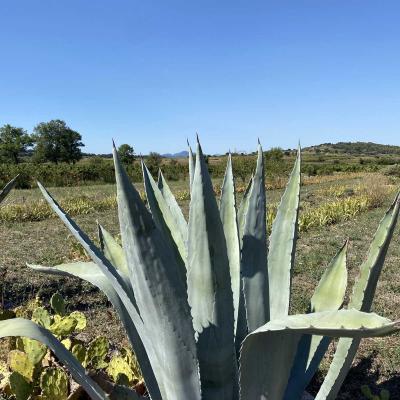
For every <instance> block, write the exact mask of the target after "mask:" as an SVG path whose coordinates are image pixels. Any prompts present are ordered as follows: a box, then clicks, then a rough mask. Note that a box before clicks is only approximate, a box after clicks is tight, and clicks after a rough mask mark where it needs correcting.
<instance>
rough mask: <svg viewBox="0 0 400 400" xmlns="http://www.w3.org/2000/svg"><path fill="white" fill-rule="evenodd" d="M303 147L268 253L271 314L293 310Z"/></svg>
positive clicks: (273, 228) (281, 313) (274, 226)
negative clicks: (290, 305) (293, 281)
mask: <svg viewBox="0 0 400 400" xmlns="http://www.w3.org/2000/svg"><path fill="white" fill-rule="evenodd" d="M300 160H301V158H300V148H299V150H298V152H297V158H296V162H295V164H294V167H293V171H292V173H291V175H290V178H289V182H288V184H287V186H286V190H285V193H284V194H283V196H282V199H281V203H280V204H279V207H278V210H277V214H276V217H275V220H274V222H273V225H272V231H271V236H270V240H269V253H268V278H269V293H270V299H269V302H270V318H271V319H272V320H273V319H276V318H281V317H282V316H284V315H288V313H289V302H290V288H291V283H292V269H293V264H294V257H295V251H296V240H297V219H298V213H299V201H300V164H301V161H300Z"/></svg>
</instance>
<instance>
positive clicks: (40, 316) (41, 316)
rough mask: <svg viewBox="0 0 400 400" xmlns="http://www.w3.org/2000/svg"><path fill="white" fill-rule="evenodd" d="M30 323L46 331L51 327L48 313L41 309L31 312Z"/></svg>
mask: <svg viewBox="0 0 400 400" xmlns="http://www.w3.org/2000/svg"><path fill="white" fill-rule="evenodd" d="M32 321H33V322H36V323H37V324H38V325H40V326H43V327H44V328H46V329H48V328H49V327H50V325H51V317H50V314H49V312H48V311H47V310H46V309H45V308H43V307H37V308H35V309H34V310H33V313H32Z"/></svg>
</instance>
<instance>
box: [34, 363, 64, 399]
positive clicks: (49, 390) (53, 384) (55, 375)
mask: <svg viewBox="0 0 400 400" xmlns="http://www.w3.org/2000/svg"><path fill="white" fill-rule="evenodd" d="M40 388H41V389H42V397H43V398H44V399H46V400H66V399H67V398H68V375H67V374H66V373H65V372H64V370H62V369H61V368H47V369H45V370H44V371H43V372H42V374H41V375H40Z"/></svg>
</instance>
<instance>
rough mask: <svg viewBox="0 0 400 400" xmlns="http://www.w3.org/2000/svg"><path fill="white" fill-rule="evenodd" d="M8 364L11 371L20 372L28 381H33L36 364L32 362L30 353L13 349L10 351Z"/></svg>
mask: <svg viewBox="0 0 400 400" xmlns="http://www.w3.org/2000/svg"><path fill="white" fill-rule="evenodd" d="M7 363H8V366H9V368H10V370H11V371H13V372H18V373H19V374H21V375H22V376H23V377H24V378H25V379H26V380H27V381H28V382H33V379H34V375H35V365H34V364H32V362H31V360H30V359H29V357H28V355H27V354H26V353H24V352H23V351H20V350H12V351H10V352H9V353H8V361H7Z"/></svg>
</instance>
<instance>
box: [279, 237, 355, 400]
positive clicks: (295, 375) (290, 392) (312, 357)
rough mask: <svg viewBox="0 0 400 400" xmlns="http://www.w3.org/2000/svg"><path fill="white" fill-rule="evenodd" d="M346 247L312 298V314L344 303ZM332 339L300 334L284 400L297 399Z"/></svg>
mask: <svg viewBox="0 0 400 400" xmlns="http://www.w3.org/2000/svg"><path fill="white" fill-rule="evenodd" d="M347 244H348V241H346V242H345V244H344V245H343V246H342V248H341V249H340V250H339V252H338V253H337V254H336V256H335V257H334V258H333V260H332V261H331V262H330V264H329V265H328V267H327V269H326V270H325V272H324V273H323V275H322V277H321V279H320V281H319V284H318V286H317V288H316V289H315V292H314V295H313V297H312V298H311V304H310V309H311V312H320V311H333V310H338V309H339V308H340V307H341V305H342V304H343V299H344V296H345V293H346V286H347V268H346V258H347ZM330 342H331V338H328V337H324V336H319V335H312V336H311V335H303V337H302V338H301V340H300V342H299V345H298V347H297V354H296V358H295V361H294V363H293V367H292V370H291V374H290V379H289V383H288V385H287V388H286V393H285V400H290V399H297V398H300V397H301V395H302V393H303V392H304V390H305V389H306V387H307V385H308V384H309V383H310V381H311V379H312V377H313V376H314V374H315V373H316V372H317V369H318V367H319V364H320V362H321V360H322V358H323V357H324V355H325V353H326V350H327V349H328V346H329V343H330Z"/></svg>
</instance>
